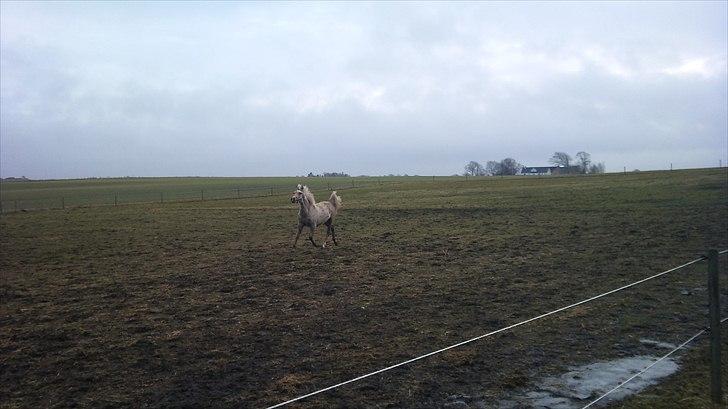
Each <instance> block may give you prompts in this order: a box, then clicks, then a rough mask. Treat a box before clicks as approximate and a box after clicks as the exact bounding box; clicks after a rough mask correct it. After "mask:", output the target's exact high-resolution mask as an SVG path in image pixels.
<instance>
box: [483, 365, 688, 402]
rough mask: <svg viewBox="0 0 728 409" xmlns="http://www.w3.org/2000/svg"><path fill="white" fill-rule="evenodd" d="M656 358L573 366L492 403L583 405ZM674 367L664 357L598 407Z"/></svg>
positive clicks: (671, 371) (654, 380) (674, 368)
mask: <svg viewBox="0 0 728 409" xmlns="http://www.w3.org/2000/svg"><path fill="white" fill-rule="evenodd" d="M656 360H657V357H654V356H635V357H628V358H620V359H616V360H613V361H608V362H597V363H593V364H589V365H584V366H579V367H573V368H571V370H570V371H569V372H566V373H564V374H563V375H561V376H558V377H550V378H546V379H543V380H541V381H540V382H539V383H537V384H536V387H535V388H534V389H535V390H531V391H529V392H525V393H523V394H522V395H520V396H519V395H516V396H513V397H511V398H510V399H507V400H501V401H499V402H498V403H497V404H496V405H495V406H496V407H498V408H500V409H516V408H524V407H527V408H549V409H572V408H582V407H584V406H585V405H586V404H588V403H589V402H591V401H592V400H594V399H596V398H598V397H600V396H602V395H603V394H604V393H606V392H607V391H609V390H611V389H612V388H614V387H616V386H617V385H619V384H620V383H622V382H624V381H625V380H627V379H628V378H629V377H630V376H632V375H634V374H636V373H637V372H639V371H641V370H642V369H643V368H645V367H646V366H648V365H650V364H651V363H653V362H654V361H656ZM677 370H678V364H677V362H675V361H674V360H672V359H669V358H668V359H664V360H662V361H661V362H660V363H658V364H657V365H655V366H653V367H652V368H650V370H648V371H647V372H645V373H644V374H642V375H641V376H638V377H637V378H635V379H633V380H632V381H630V382H629V383H628V384H626V385H624V386H623V387H621V388H619V389H617V390H616V391H614V392H612V393H611V394H610V395H609V396H608V397H607V398H605V399H603V400H602V401H600V402H599V403H600V404H601V405H597V406H604V405H606V404H607V403H609V402H614V401H616V400H620V399H623V398H624V397H626V396H629V395H632V394H636V393H639V392H640V391H641V390H643V389H644V388H646V387H648V386H651V385H654V384H656V383H658V382H659V380H660V379H661V378H664V377H666V376H668V375H671V374H673V373H675V371H677Z"/></svg>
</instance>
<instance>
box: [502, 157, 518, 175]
mask: <svg viewBox="0 0 728 409" xmlns="http://www.w3.org/2000/svg"><path fill="white" fill-rule="evenodd" d="M500 167H501V174H502V175H515V174H516V173H518V170H520V169H521V167H522V166H521V164H520V163H518V162H517V161H516V160H515V159H513V158H505V159H503V160H502V161H501V162H500Z"/></svg>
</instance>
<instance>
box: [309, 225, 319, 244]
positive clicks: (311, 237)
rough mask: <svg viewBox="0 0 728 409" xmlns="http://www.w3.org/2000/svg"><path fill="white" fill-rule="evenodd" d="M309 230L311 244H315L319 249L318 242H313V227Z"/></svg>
mask: <svg viewBox="0 0 728 409" xmlns="http://www.w3.org/2000/svg"><path fill="white" fill-rule="evenodd" d="M308 230H309V233H308V239H309V240H311V244H313V246H314V247H318V244H316V242H315V241H313V227H310V226H309V228H308Z"/></svg>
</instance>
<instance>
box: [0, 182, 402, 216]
mask: <svg viewBox="0 0 728 409" xmlns="http://www.w3.org/2000/svg"><path fill="white" fill-rule="evenodd" d="M385 183H386V184H393V183H398V181H391V180H390V181H382V180H367V181H366V182H361V181H355V180H354V179H352V180H351V183H346V184H338V185H332V184H331V183H328V182H323V181H316V183H315V184H314V185H312V187H313V188H315V189H328V190H347V189H352V188H360V187H366V186H375V185H383V184H385ZM291 192H292V189H291V186H289V185H275V186H244V187H235V188H227V189H197V190H191V189H186V190H182V191H175V190H169V191H148V192H143V191H129V192H124V191H117V192H109V193H99V194H92V195H84V196H77V195H73V194H71V195H66V196H55V197H41V198H25V199H24V198H20V199H12V200H4V199H3V200H0V213H13V212H21V211H29V210H54V209H55V210H58V209H68V208H77V207H99V206H121V205H130V204H144V203H180V202H201V201H208V200H230V199H253V198H260V197H266V196H275V195H281V194H288V193H291ZM327 197H328V196H327Z"/></svg>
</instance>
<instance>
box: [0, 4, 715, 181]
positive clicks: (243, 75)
mask: <svg viewBox="0 0 728 409" xmlns="http://www.w3.org/2000/svg"><path fill="white" fill-rule="evenodd" d="M726 4H727V3H726V2H725V1H715V2H708V3H696V2H685V3H658V2H646V3H630V2H616V3H603V4H601V3H594V2H584V3H581V2H565V3H543V2H537V3H525V2H519V3H450V2H448V3H421V4H420V3H413V2H406V3H389V2H388V3H349V2H336V3H287V2H286V3H272V4H271V3H249V2H244V3H233V2H209V3H190V2H181V3H173V2H158V3H151V2H138V3H126V2H123V3H122V2H119V3H111V2H103V3H66V2H63V3H61V2H58V3H40V2H34V3H27V2H22V3H14V2H8V1H3V2H2V3H0V8H1V9H0V19H1V21H0V46H1V54H0V57H1V66H0V73H1V74H0V75H1V82H0V97H1V100H0V103H1V106H0V161H1V162H0V173H1V174H2V176H3V177H8V176H21V175H25V176H28V177H31V178H72V177H90V176H183V175H199V176H265V175H271V176H272V175H300V174H306V173H308V172H309V171H313V172H323V171H344V172H348V173H350V174H353V175H359V174H371V175H377V174H389V173H395V174H396V173H402V174H403V173H408V174H421V175H431V174H439V175H449V174H453V173H462V171H463V167H464V165H465V163H466V162H467V161H469V160H475V161H479V162H481V163H483V164H485V162H486V161H488V160H494V159H503V158H505V157H513V158H515V159H517V160H518V161H519V162H521V163H522V164H524V165H529V166H545V165H548V159H549V157H550V156H551V154H552V153H553V152H554V151H565V152H568V153H570V154H571V155H572V156H574V155H575V154H576V153H577V152H578V151H582V150H583V151H587V152H589V153H591V155H592V158H593V159H594V160H595V161H597V162H604V163H605V164H606V167H607V170H608V171H617V170H622V167H623V166H626V167H627V169H628V170H631V169H635V168H638V169H665V168H669V166H670V163H673V164H674V166H675V167H676V168H683V167H708V166H717V165H718V161H719V160H722V161H723V165H726V162H728V158H727V155H728V153H727V152H728V142H727V139H728V136H727V135H728V117H727V115H728V114H727V112H728V81H727V76H728V74H727V71H728V69H727V66H726V61H727V59H728V58H727V54H728V50H727V48H728V45H727V44H726V42H727V40H726V38H727V37H728V33H727V32H726V30H727V27H728V16H727V15H728V9H727V7H726Z"/></svg>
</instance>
